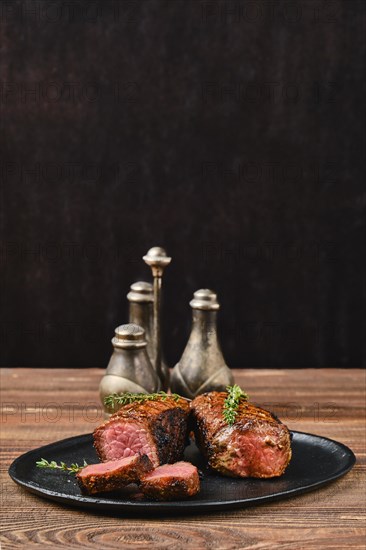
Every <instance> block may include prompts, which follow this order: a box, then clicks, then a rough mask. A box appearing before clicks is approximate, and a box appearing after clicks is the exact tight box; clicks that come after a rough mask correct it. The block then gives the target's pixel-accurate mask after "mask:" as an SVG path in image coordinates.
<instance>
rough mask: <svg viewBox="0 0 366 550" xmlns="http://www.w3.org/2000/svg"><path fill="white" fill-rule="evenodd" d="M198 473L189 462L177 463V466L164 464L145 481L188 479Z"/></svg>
mask: <svg viewBox="0 0 366 550" xmlns="http://www.w3.org/2000/svg"><path fill="white" fill-rule="evenodd" d="M195 472H197V468H196V466H193V464H190V463H189V462H176V463H175V464H163V466H159V467H158V468H155V470H153V471H152V472H151V473H149V474H147V475H146V476H145V478H144V479H146V480H151V479H155V478H160V479H161V478H163V477H180V478H186V477H189V476H191V475H192V474H194V473H195Z"/></svg>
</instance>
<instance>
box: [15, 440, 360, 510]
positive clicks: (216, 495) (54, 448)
mask: <svg viewBox="0 0 366 550" xmlns="http://www.w3.org/2000/svg"><path fill="white" fill-rule="evenodd" d="M92 441H93V440H92V435H91V434H87V435H80V436H76V437H71V438H69V439H64V440H62V441H56V443H52V444H51V445H46V446H45V447H40V448H38V449H34V450H33V451H29V452H28V453H25V454H23V455H21V456H20V457H18V458H17V459H16V460H14V462H13V463H12V465H11V466H10V468H9V474H10V476H11V478H12V479H13V480H14V481H15V482H16V483H18V484H19V485H21V486H22V487H25V488H26V489H27V490H29V491H30V492H32V493H35V494H36V495H39V496H42V497H45V498H48V499H51V500H55V501H57V502H60V503H62V504H67V505H70V506H81V507H83V508H94V509H99V510H106V511H108V510H110V511H114V512H117V513H119V512H123V513H126V512H130V513H131V512H132V513H139V514H145V515H152V514H154V513H156V512H159V513H160V514H161V513H164V514H168V513H181V512H185V513H187V512H191V513H199V512H204V511H210V510H225V509H228V508H239V507H245V506H250V505H254V504H261V503H262V502H268V501H271V500H278V499H282V498H288V497H291V496H295V495H298V494H300V493H305V492H307V491H312V490H314V489H317V488H318V487H321V486H322V485H325V484H326V483H329V482H330V481H333V480H335V479H337V478H339V477H341V476H342V475H344V474H346V473H347V472H348V471H349V470H350V469H351V468H352V467H353V465H354V464H355V461H356V459H355V455H354V454H353V452H352V451H351V450H350V449H349V448H348V447H346V446H345V445H343V444H342V443H338V442H337V441H333V440H331V439H327V438H325V437H319V436H316V435H311V434H306V433H301V432H292V453H293V455H292V459H291V462H290V464H289V466H288V468H287V470H286V472H285V474H284V475H283V476H281V477H279V478H273V479H233V478H229V477H223V476H220V475H218V474H216V473H213V472H211V471H209V470H207V469H206V468H205V465H204V462H203V459H202V456H201V455H200V453H199V451H198V449H197V447H196V446H195V445H194V444H193V443H192V444H191V445H190V446H189V447H187V449H186V452H185V459H186V460H188V461H189V462H192V463H193V464H195V465H196V466H198V468H199V469H201V470H202V471H203V477H202V480H201V491H200V493H199V494H198V495H196V496H195V497H192V498H190V499H189V500H178V501H174V502H152V501H147V500H143V497H142V495H141V494H139V493H138V489H137V488H136V487H135V486H129V487H127V488H125V489H124V490H121V491H119V492H115V493H108V494H107V493H106V494H103V495H98V496H84V495H82V494H81V492H80V489H79V487H78V484H77V482H76V479H75V476H74V475H73V474H69V473H67V472H63V471H61V470H49V469H41V468H37V466H36V461H37V460H40V459H41V458H45V459H47V460H56V461H57V462H60V461H63V462H66V463H67V464H71V463H73V462H77V463H78V464H82V463H83V460H84V459H85V460H86V461H87V462H88V463H89V464H92V463H95V462H98V459H97V456H96V453H95V451H94V448H93V444H92Z"/></svg>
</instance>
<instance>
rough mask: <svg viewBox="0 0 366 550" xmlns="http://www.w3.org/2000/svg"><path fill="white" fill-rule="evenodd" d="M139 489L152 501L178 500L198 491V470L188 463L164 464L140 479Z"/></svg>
mask: <svg viewBox="0 0 366 550" xmlns="http://www.w3.org/2000/svg"><path fill="white" fill-rule="evenodd" d="M140 489H141V490H142V492H143V494H144V495H145V496H146V497H148V498H151V499H153V500H179V499H184V498H188V497H192V496H193V495H196V494H197V493H198V492H199V490H200V480H199V477H198V470H197V468H196V466H193V464H191V463H190V462H176V463H175V464H164V465H163V466H159V467H158V468H156V469H155V470H153V471H152V472H149V473H148V474H145V475H144V476H143V477H142V479H141V484H140Z"/></svg>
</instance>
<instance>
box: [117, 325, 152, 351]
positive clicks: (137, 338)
mask: <svg viewBox="0 0 366 550" xmlns="http://www.w3.org/2000/svg"><path fill="white" fill-rule="evenodd" d="M114 333H115V335H114V338H112V344H113V346H114V347H115V348H123V349H132V348H134V349H138V348H143V347H145V346H146V344H147V342H146V339H145V331H144V329H143V328H142V327H140V326H139V325H135V324H133V323H129V324H127V325H120V326H119V327H117V328H116V329H115V331H114Z"/></svg>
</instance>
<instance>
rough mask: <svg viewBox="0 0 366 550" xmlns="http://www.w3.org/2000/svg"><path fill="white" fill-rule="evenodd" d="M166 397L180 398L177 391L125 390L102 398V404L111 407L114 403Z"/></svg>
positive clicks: (123, 403)
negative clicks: (132, 391)
mask: <svg viewBox="0 0 366 550" xmlns="http://www.w3.org/2000/svg"><path fill="white" fill-rule="evenodd" d="M167 397H172V398H173V399H174V401H178V400H179V399H180V395H178V394H177V393H172V394H168V393H166V392H165V391H159V392H158V393H130V392H125V393H122V394H118V393H114V394H112V395H108V396H107V397H105V398H104V404H105V405H106V406H107V407H108V408H109V409H113V407H114V406H115V405H121V406H123V405H130V404H131V403H145V401H157V400H159V399H161V400H162V401H165V400H166V399H167Z"/></svg>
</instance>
